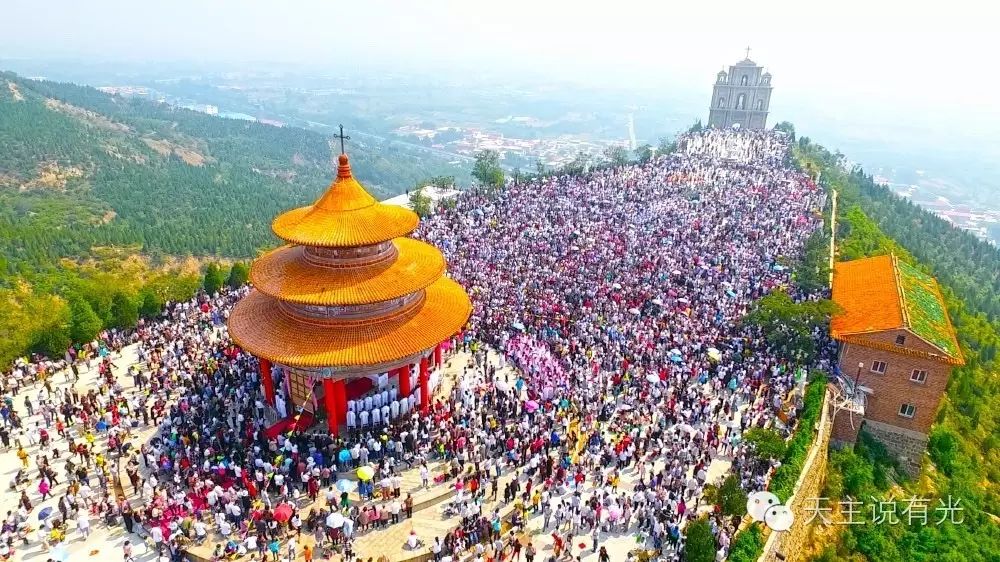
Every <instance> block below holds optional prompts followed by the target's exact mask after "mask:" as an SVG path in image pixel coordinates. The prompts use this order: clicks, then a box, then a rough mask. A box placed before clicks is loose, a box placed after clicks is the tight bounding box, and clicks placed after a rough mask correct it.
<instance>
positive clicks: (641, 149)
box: [635, 144, 653, 164]
mask: <svg viewBox="0 0 1000 562" xmlns="http://www.w3.org/2000/svg"><path fill="white" fill-rule="evenodd" d="M652 159H653V147H652V145H649V144H643V145H639V146H637V147H636V148H635V160H636V162H639V163H640V164H645V163H646V162H649V161H650V160H652Z"/></svg>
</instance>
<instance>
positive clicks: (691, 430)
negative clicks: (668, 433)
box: [674, 423, 698, 435]
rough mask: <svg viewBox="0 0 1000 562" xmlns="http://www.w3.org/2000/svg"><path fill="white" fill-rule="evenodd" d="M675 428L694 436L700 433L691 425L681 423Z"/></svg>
mask: <svg viewBox="0 0 1000 562" xmlns="http://www.w3.org/2000/svg"><path fill="white" fill-rule="evenodd" d="M674 427H676V428H677V429H679V430H681V431H686V432H688V433H690V434H691V435H694V434H695V433H698V430H697V429H695V428H693V427H691V426H690V425H688V424H686V423H679V424H677V425H676V426H674Z"/></svg>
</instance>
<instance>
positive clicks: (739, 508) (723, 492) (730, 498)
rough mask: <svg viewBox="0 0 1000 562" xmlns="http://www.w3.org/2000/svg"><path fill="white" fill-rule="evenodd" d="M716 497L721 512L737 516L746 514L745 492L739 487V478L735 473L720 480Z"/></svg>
mask: <svg viewBox="0 0 1000 562" xmlns="http://www.w3.org/2000/svg"><path fill="white" fill-rule="evenodd" d="M717 497H718V502H719V506H720V507H721V508H722V513H724V514H726V515H729V516H737V517H742V516H743V515H745V514H746V512H747V493H746V492H744V491H743V488H742V487H740V479H739V477H738V476H736V475H735V474H730V475H729V476H727V477H726V479H725V480H724V481H723V482H722V486H720V487H719V493H718V496H717Z"/></svg>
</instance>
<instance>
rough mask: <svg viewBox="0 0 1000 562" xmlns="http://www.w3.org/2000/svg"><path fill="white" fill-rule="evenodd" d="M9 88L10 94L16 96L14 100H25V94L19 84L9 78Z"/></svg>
mask: <svg viewBox="0 0 1000 562" xmlns="http://www.w3.org/2000/svg"><path fill="white" fill-rule="evenodd" d="M7 89H9V90H10V95H12V96H14V101H24V94H22V93H21V90H19V89H18V88H17V84H15V83H13V82H11V81H10V80H8V81H7Z"/></svg>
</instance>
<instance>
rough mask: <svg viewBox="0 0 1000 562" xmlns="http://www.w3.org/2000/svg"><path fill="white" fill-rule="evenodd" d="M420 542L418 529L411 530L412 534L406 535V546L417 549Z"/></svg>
mask: <svg viewBox="0 0 1000 562" xmlns="http://www.w3.org/2000/svg"><path fill="white" fill-rule="evenodd" d="M419 544H420V539H419V538H417V532H416V531H410V535H409V536H408V537H406V547H407V548H409V549H410V550H416V548H417V545H419Z"/></svg>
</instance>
